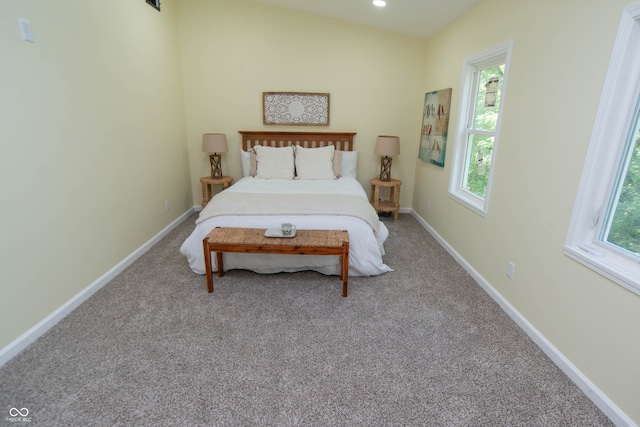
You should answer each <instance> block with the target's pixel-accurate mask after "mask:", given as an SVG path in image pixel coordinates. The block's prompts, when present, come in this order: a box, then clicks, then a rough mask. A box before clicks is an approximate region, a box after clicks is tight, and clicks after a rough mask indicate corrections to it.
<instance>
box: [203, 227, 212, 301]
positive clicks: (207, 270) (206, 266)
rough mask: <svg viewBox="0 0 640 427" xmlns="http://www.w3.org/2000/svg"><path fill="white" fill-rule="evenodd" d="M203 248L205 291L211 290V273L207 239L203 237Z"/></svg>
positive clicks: (210, 291)
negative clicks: (205, 278) (205, 276)
mask: <svg viewBox="0 0 640 427" xmlns="http://www.w3.org/2000/svg"><path fill="white" fill-rule="evenodd" d="M202 247H203V250H204V271H205V273H206V275H207V291H208V292H209V293H212V292H213V273H212V272H211V251H210V250H209V240H208V239H207V238H206V237H205V238H204V240H203V241H202Z"/></svg>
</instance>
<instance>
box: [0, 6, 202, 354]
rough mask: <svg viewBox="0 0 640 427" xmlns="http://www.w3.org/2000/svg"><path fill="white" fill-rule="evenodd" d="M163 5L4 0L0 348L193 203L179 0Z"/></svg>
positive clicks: (0, 21)
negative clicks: (30, 38) (27, 35)
mask: <svg viewBox="0 0 640 427" xmlns="http://www.w3.org/2000/svg"><path fill="white" fill-rule="evenodd" d="M162 7H163V10H162V13H158V12H157V11H156V10H154V9H153V8H151V7H150V6H148V5H146V4H145V2H144V1H136V2H133V1H131V0H110V1H105V2H96V1H91V2H88V1H73V0H56V1H54V2H48V1H45V2H43V1H39V0H3V1H2V3H1V4H0V58H1V59H0V76H1V78H0V112H1V113H0V145H1V147H2V150H1V152H2V154H1V155H0V186H1V190H0V194H2V205H1V207H0V215H1V219H2V225H1V227H2V232H1V236H2V238H1V239H0V272H1V273H0V274H1V279H0V348H3V347H5V346H6V345H7V344H9V343H10V342H12V341H13V340H14V339H16V338H17V337H18V336H19V335H21V334H22V333H24V332H25V331H27V330H28V329H30V328H31V327H33V326H34V325H35V324H37V323H38V322H40V321H41V320H43V319H44V318H45V317H46V316H48V315H49V314H51V313H52V312H53V311H54V310H56V309H58V308H59V307H60V306H62V305H63V304H64V303H66V302H67V301H69V300H70V299H71V298H72V297H73V296H75V295H76V294H78V293H79V292H80V291H81V290H83V289H84V288H86V287H87V286H89V285H90V284H91V283H92V282H94V281H95V280H96V279H97V278H99V277H100V276H102V275H103V274H104V273H105V272H107V271H108V270H109V269H111V268H112V267H114V266H115V265H116V264H117V263H119V262H120V261H122V260H123V259H124V258H125V257H126V256H128V255H129V254H131V253H132V252H133V251H134V250H135V249H137V248H138V247H140V246H141V245H143V244H144V243H145V242H146V241H148V240H149V239H150V238H151V237H153V236H154V235H156V234H157V233H158V232H159V231H160V230H162V229H163V228H164V227H165V226H167V225H168V224H169V223H170V222H171V221H173V220H174V219H175V218H177V217H178V216H179V215H180V214H182V213H183V212H185V211H186V210H187V209H188V208H189V207H190V206H192V205H193V200H192V199H191V193H190V188H189V185H190V183H189V166H188V159H187V157H186V137H185V135H186V131H185V124H184V109H183V94H182V89H181V75H180V68H179V57H178V36H177V22H176V13H175V4H174V1H173V0H163V4H162ZM18 18H24V19H27V20H30V21H31V25H32V30H33V34H34V37H35V43H27V42H24V41H22V39H21V35H20V30H19V26H18ZM165 200H169V201H170V206H171V210H170V211H169V212H165V209H164V201H165Z"/></svg>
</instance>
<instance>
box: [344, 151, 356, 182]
mask: <svg viewBox="0 0 640 427" xmlns="http://www.w3.org/2000/svg"><path fill="white" fill-rule="evenodd" d="M341 172H342V176H343V177H345V178H356V175H357V172H358V152H357V151H343V152H342V171H341Z"/></svg>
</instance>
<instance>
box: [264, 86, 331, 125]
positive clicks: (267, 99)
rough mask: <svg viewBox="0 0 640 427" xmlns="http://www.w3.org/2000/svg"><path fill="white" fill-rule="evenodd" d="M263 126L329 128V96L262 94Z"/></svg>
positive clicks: (285, 93)
mask: <svg viewBox="0 0 640 427" xmlns="http://www.w3.org/2000/svg"><path fill="white" fill-rule="evenodd" d="M262 114H263V123H264V124H265V125H300V126H329V94H328V93H307V92H262Z"/></svg>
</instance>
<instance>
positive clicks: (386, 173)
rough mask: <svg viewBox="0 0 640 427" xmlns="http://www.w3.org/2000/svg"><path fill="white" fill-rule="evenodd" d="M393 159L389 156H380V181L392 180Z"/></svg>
mask: <svg viewBox="0 0 640 427" xmlns="http://www.w3.org/2000/svg"><path fill="white" fill-rule="evenodd" d="M391 160H393V159H392V158H391V157H389V156H384V157H381V158H380V181H390V180H391Z"/></svg>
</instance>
